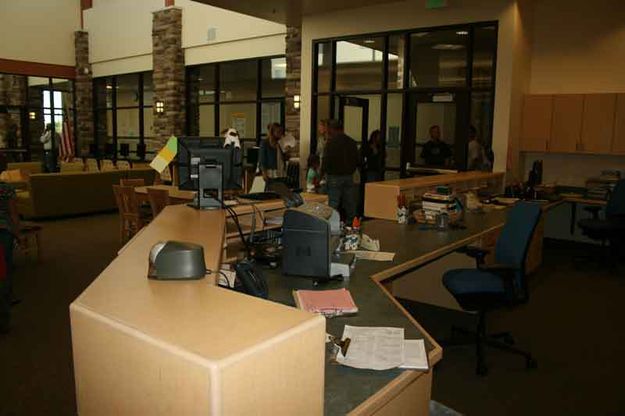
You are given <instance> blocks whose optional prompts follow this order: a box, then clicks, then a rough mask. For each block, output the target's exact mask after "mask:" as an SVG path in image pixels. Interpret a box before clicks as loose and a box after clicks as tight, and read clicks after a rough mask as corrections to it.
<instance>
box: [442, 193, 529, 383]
mask: <svg viewBox="0 0 625 416" xmlns="http://www.w3.org/2000/svg"><path fill="white" fill-rule="evenodd" d="M540 214H541V208H540V205H538V204H535V203H530V202H519V203H518V204H516V205H515V206H514V207H513V208H512V209H511V210H510V212H509V214H508V218H507V221H506V224H505V225H504V227H503V229H502V231H501V234H500V235H499V238H498V240H497V244H496V246H495V264H493V265H484V258H485V256H486V254H488V251H487V250H484V249H481V248H477V247H467V248H466V249H465V250H464V252H465V253H466V254H467V255H469V256H471V257H473V258H475V259H476V268H475V269H456V270H450V271H448V272H446V273H445V274H444V275H443V284H444V285H445V287H446V288H447V290H449V292H450V293H451V294H452V295H453V297H454V298H455V299H456V300H457V301H458V303H459V304H460V306H461V307H462V308H463V309H465V310H467V311H476V312H477V313H478V322H477V328H476V331H475V332H473V331H468V330H464V329H459V328H453V330H454V332H462V333H465V334H470V335H472V336H475V343H476V344H477V345H476V346H477V370H476V372H477V374H478V375H486V373H487V372H488V368H487V366H486V361H485V358H484V345H488V346H491V347H494V348H498V349H501V350H505V351H508V352H511V353H514V354H518V355H521V356H523V357H525V359H526V365H527V367H528V368H535V367H536V366H537V364H536V360H534V358H533V357H532V356H531V354H530V353H528V352H525V351H521V350H520V349H518V348H515V347H514V346H512V344H514V340H513V338H512V336H511V335H510V334H509V333H507V332H505V333H498V334H489V335H487V333H486V313H487V312H489V311H491V310H495V309H502V308H504V307H510V306H514V305H518V304H521V303H525V302H527V300H528V298H529V294H528V289H527V282H526V279H525V260H526V258H527V251H528V247H529V245H530V241H531V239H532V235H533V234H534V230H535V229H536V224H538V220H539V218H540ZM501 339H503V341H504V342H502V341H500V340H501Z"/></svg>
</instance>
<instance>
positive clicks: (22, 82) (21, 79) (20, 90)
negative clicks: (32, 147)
mask: <svg viewBox="0 0 625 416" xmlns="http://www.w3.org/2000/svg"><path fill="white" fill-rule="evenodd" d="M27 90H28V78H27V77H26V76H24V75H10V74H0V146H1V147H7V146H8V145H9V143H8V141H7V138H6V135H7V133H8V130H9V126H11V125H14V126H17V128H18V131H17V135H18V137H24V131H23V129H22V126H21V124H22V123H21V121H22V120H20V113H19V112H11V113H9V112H8V111H7V106H16V107H24V106H26V96H27ZM12 145H13V146H22V143H19V142H17V143H12Z"/></svg>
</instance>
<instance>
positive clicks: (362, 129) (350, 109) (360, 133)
mask: <svg viewBox="0 0 625 416" xmlns="http://www.w3.org/2000/svg"><path fill="white" fill-rule="evenodd" d="M339 120H343V128H344V130H345V134H346V135H348V136H350V137H351V138H352V139H354V140H355V141H356V145H357V146H358V154H359V155H361V154H362V149H363V148H364V146H366V145H367V138H368V133H369V100H367V99H365V98H359V97H344V96H342V97H340V98H339ZM365 178H366V176H365V173H364V170H363V166H362V164H361V166H360V169H358V170H357V171H356V173H355V174H354V182H355V183H357V184H358V188H359V192H358V194H359V203H358V215H362V212H363V207H364V198H365Z"/></svg>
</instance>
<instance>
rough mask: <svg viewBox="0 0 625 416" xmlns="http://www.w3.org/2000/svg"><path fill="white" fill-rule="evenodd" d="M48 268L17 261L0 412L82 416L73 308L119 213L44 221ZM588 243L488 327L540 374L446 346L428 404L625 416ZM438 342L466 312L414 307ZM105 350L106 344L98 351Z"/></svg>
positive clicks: (610, 314) (609, 310) (2, 359)
mask: <svg viewBox="0 0 625 416" xmlns="http://www.w3.org/2000/svg"><path fill="white" fill-rule="evenodd" d="M43 225H44V227H45V229H44V235H43V239H44V248H45V253H44V256H45V258H44V261H43V262H41V263H39V264H37V263H34V262H32V261H30V262H25V261H24V259H18V267H17V271H16V276H15V278H16V295H17V297H19V298H21V299H22V303H21V304H20V305H18V306H16V307H15V308H14V309H13V312H14V319H13V330H12V332H11V333H10V334H8V335H0V415H1V416H5V415H20V416H21V415H72V414H75V403H74V382H73V373H72V372H73V370H72V359H71V338H70V330H69V313H68V306H69V304H70V303H71V301H72V300H73V299H75V298H76V297H77V296H78V295H79V294H80V293H81V291H82V290H84V288H85V287H86V286H87V285H89V283H90V282H91V281H92V280H93V279H94V278H95V277H96V276H97V275H98V273H99V272H100V271H101V270H102V269H103V268H104V267H105V266H106V265H107V264H108V263H109V262H110V261H111V259H112V258H113V257H114V256H115V253H116V251H117V249H118V242H117V216H116V215H114V214H111V215H98V216H93V217H81V218H73V219H65V220H60V221H54V222H44V223H43ZM580 251H582V252H583V251H586V248H585V247H579V246H577V247H569V246H562V245H557V246H551V245H548V246H547V248H546V250H545V261H544V266H543V267H542V268H541V270H540V271H539V272H538V273H537V275H535V276H533V277H532V281H531V286H532V297H531V299H530V303H529V304H528V305H526V306H524V307H522V308H520V309H516V310H512V311H506V312H505V313H502V314H497V315H495V316H493V317H492V318H493V319H492V320H491V323H492V325H491V327H490V329H491V330H500V329H501V330H503V329H505V330H512V332H513V333H514V335H515V338H516V341H517V343H518V344H519V346H522V347H527V348H529V349H531V350H532V352H533V353H534V355H535V356H536V358H537V359H538V364H539V368H538V369H537V370H534V371H529V372H528V371H526V370H525V369H524V362H523V360H522V359H519V358H517V357H514V356H508V355H504V354H503V353H501V352H499V351H490V350H489V351H488V353H489V354H488V362H489V364H490V373H489V375H488V376H487V377H484V378H480V377H477V376H476V375H475V373H474V370H475V368H474V366H475V357H474V349H473V348H471V347H460V348H456V349H446V350H445V351H444V358H443V360H442V362H441V363H440V364H439V365H438V366H437V367H436V369H435V376H434V386H433V392H432V396H433V399H435V400H437V401H438V402H441V403H443V404H445V405H447V406H449V407H451V408H453V409H455V410H457V411H459V412H461V413H463V414H466V415H528V414H541V415H542V414H548V415H552V414H557V415H561V414H563V415H564V414H565V415H591V414H592V415H622V414H625V395H623V394H622V392H623V383H622V374H625V325H623V316H625V315H624V314H623V312H622V309H621V305H622V304H623V303H625V275H623V274H622V273H621V274H620V275H611V274H609V273H606V272H603V271H601V270H598V269H597V268H596V267H595V268H580V267H576V266H574V265H573V263H572V255H573V254H575V253H577V252H580ZM408 306H409V307H410V309H411V310H412V311H413V313H414V314H415V316H417V319H418V320H419V321H420V322H421V323H422V324H423V325H424V326H425V327H426V329H428V330H429V331H430V332H431V333H432V334H433V335H434V336H435V337H438V338H445V337H446V336H447V335H448V332H447V331H448V329H449V327H450V325H451V324H452V323H455V324H462V323H464V324H467V325H468V324H470V323H471V319H472V318H471V317H470V316H466V315H464V314H457V313H450V312H449V311H444V310H439V309H436V308H432V307H427V306H424V305H418V304H413V303H410V304H408ZM103 348H105V346H103Z"/></svg>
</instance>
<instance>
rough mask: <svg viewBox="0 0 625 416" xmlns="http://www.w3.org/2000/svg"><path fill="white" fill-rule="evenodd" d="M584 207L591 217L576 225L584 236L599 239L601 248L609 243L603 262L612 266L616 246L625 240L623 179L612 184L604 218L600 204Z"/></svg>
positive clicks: (624, 189)
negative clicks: (606, 256)
mask: <svg viewBox="0 0 625 416" xmlns="http://www.w3.org/2000/svg"><path fill="white" fill-rule="evenodd" d="M584 209H585V210H586V211H589V212H591V213H592V218H585V219H581V220H579V221H578V222H577V225H578V226H579V227H580V228H581V229H582V233H583V234H584V235H585V236H587V237H588V238H590V239H592V240H597V241H600V242H601V246H602V248H603V247H605V244H606V242H608V243H609V244H608V250H609V251H608V259H607V260H608V261H606V262H604V263H605V264H609V265H612V266H613V265H614V261H615V259H616V258H617V254H618V253H617V251H618V248H619V247H620V246H621V245H622V244H623V242H624V240H625V179H621V180H619V181H618V182H617V183H616V185H615V186H614V189H613V190H612V192H611V194H610V196H609V199H608V203H607V205H606V207H605V217H604V218H600V216H599V211H601V207H600V206H590V207H586V208H584ZM603 260H605V259H603Z"/></svg>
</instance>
